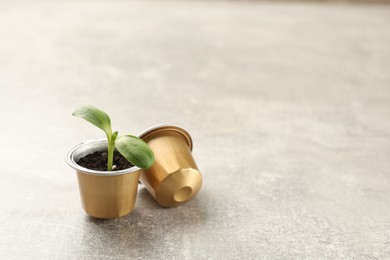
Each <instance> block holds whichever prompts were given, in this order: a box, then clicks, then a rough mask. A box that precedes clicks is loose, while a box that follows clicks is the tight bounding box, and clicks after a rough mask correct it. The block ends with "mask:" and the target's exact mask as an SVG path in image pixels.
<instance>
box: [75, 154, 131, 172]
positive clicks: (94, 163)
mask: <svg viewBox="0 0 390 260" xmlns="http://www.w3.org/2000/svg"><path fill="white" fill-rule="evenodd" d="M77 164H78V165H80V166H82V167H84V168H87V169H90V170H96V171H107V152H94V153H91V154H88V155H86V156H84V157H83V158H80V159H79V160H78V162H77ZM132 166H133V165H132V164H131V163H130V162H129V161H128V160H126V159H125V157H123V156H122V155H121V154H120V153H119V152H117V151H115V152H114V163H113V166H112V170H113V171H119V170H124V169H128V168H130V167H132Z"/></svg>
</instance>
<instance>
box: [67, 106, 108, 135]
mask: <svg viewBox="0 0 390 260" xmlns="http://www.w3.org/2000/svg"><path fill="white" fill-rule="evenodd" d="M72 115H73V116H78V117H81V118H83V119H85V120H87V121H88V122H90V123H91V124H93V125H95V126H97V127H99V128H100V129H102V130H103V131H104V132H105V133H106V135H107V137H108V138H110V137H111V133H112V130H111V120H110V117H109V116H108V115H107V114H106V113H105V112H103V111H101V110H100V109H98V108H96V107H94V106H81V107H79V108H77V109H76V110H75V111H74V112H73V114H72Z"/></svg>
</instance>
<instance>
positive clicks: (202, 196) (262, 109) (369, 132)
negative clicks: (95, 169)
mask: <svg viewBox="0 0 390 260" xmlns="http://www.w3.org/2000/svg"><path fill="white" fill-rule="evenodd" d="M0 88H1V92H0V93H1V94H0V95H1V102H0V116H1V129H0V143H1V149H0V158H1V160H0V161H1V164H0V178H1V181H0V234H1V235H0V258H1V259H105V258H112V259H390V6H386V5H364V4H359V5H347V4H314V3H307V4H305V3H269V2H268V3H263V2H232V1H229V2H221V1H216V2H208V1H202V2H193V1H185V2H182V1H108V0H107V1H104V0H100V1H1V2H0ZM81 104H94V105H96V106H97V107H100V108H102V109H104V110H105V111H107V112H108V113H109V114H110V115H111V117H112V123H113V127H114V128H115V129H117V130H119V132H120V133H122V134H124V133H139V132H140V131H142V130H144V129H145V128H147V127H150V126H152V125H154V124H158V123H175V124H179V125H181V126H183V127H185V128H187V129H188V130H189V132H190V133H191V134H192V136H193V139H194V157H195V159H196V161H197V164H198V165H199V168H200V170H201V172H202V174H203V177H204V184H203V187H202V190H201V192H200V193H199V194H198V196H197V197H196V198H195V199H193V200H192V201H190V202H188V203H187V204H185V205H183V206H181V207H178V208H172V209H164V208H161V207H159V206H158V205H157V204H156V202H155V201H154V200H153V199H152V197H151V196H150V195H149V194H148V193H147V191H146V190H145V189H144V188H143V187H142V186H140V187H139V193H138V197H137V201H136V208H135V210H134V211H133V212H132V214H130V215H128V216H126V217H123V218H119V219H114V220H105V221H104V220H96V219H93V218H90V217H88V216H87V215H86V214H85V213H84V211H83V210H82V208H81V204H80V198H79V192H78V184H77V179H76V176H75V172H74V171H73V170H72V169H71V168H70V167H68V166H67V165H66V163H65V161H64V157H65V153H66V151H67V150H68V149H69V148H71V147H72V146H73V145H75V144H77V143H79V142H81V141H83V140H89V139H95V138H101V137H103V136H104V135H103V132H100V131H99V130H98V129H96V128H95V127H93V126H91V125H89V124H87V123H85V122H84V121H82V120H80V119H78V118H74V117H72V116H71V112H72V111H73V110H74V109H75V108H76V107H77V106H79V105H81Z"/></svg>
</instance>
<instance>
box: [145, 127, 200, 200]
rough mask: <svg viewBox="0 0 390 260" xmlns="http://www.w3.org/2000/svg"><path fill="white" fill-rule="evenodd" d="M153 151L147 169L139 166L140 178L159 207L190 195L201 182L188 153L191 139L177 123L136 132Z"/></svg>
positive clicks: (187, 198) (196, 168)
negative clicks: (152, 160)
mask: <svg viewBox="0 0 390 260" xmlns="http://www.w3.org/2000/svg"><path fill="white" fill-rule="evenodd" d="M139 137H140V138H142V139H143V140H144V141H145V142H146V143H148V144H149V146H150V148H151V149H152V150H153V152H154V155H155V162H154V164H153V166H152V167H151V168H150V169H141V176H140V180H141V183H142V184H143V185H144V186H145V188H146V189H147V190H148V191H149V193H150V194H151V195H152V196H153V197H154V198H155V199H156V201H157V202H158V203H159V204H160V205H161V206H163V207H176V206H179V205H182V204H183V203H185V202H187V201H189V200H190V199H192V198H193V197H194V196H195V195H196V194H197V193H198V192H199V190H200V188H201V186H202V176H201V174H200V172H199V170H198V167H197V165H196V163H195V161H194V159H193V157H192V154H191V149H192V140H191V136H190V135H189V134H188V132H187V131H186V130H184V129H183V128H181V127H178V126H171V125H159V126H156V127H153V128H151V129H148V130H146V131H145V132H143V133H142V134H140V135H139Z"/></svg>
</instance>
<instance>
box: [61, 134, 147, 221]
mask: <svg viewBox="0 0 390 260" xmlns="http://www.w3.org/2000/svg"><path fill="white" fill-rule="evenodd" d="M105 149H107V140H97V141H90V142H85V143H81V144H79V145H77V146H75V147H74V148H72V149H71V150H70V151H69V152H68V155H67V162H68V164H69V165H70V166H71V167H72V168H74V169H75V170H76V172H77V179H78V183H79V189H80V197H81V204H82V207H83V209H84V210H85V212H87V213H88V214H89V215H90V216H92V217H95V218H105V219H108V218H117V217H121V216H124V215H127V214H129V213H130V212H131V211H132V210H133V208H134V205H135V200H136V196H137V187H138V180H139V175H140V169H139V168H138V167H135V166H134V167H132V168H129V169H125V170H120V171H111V172H107V171H95V170H90V169H86V168H83V167H81V166H79V165H78V164H77V163H76V162H77V161H78V159H79V158H81V157H83V156H85V155H86V154H89V153H93V152H95V151H100V150H105Z"/></svg>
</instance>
